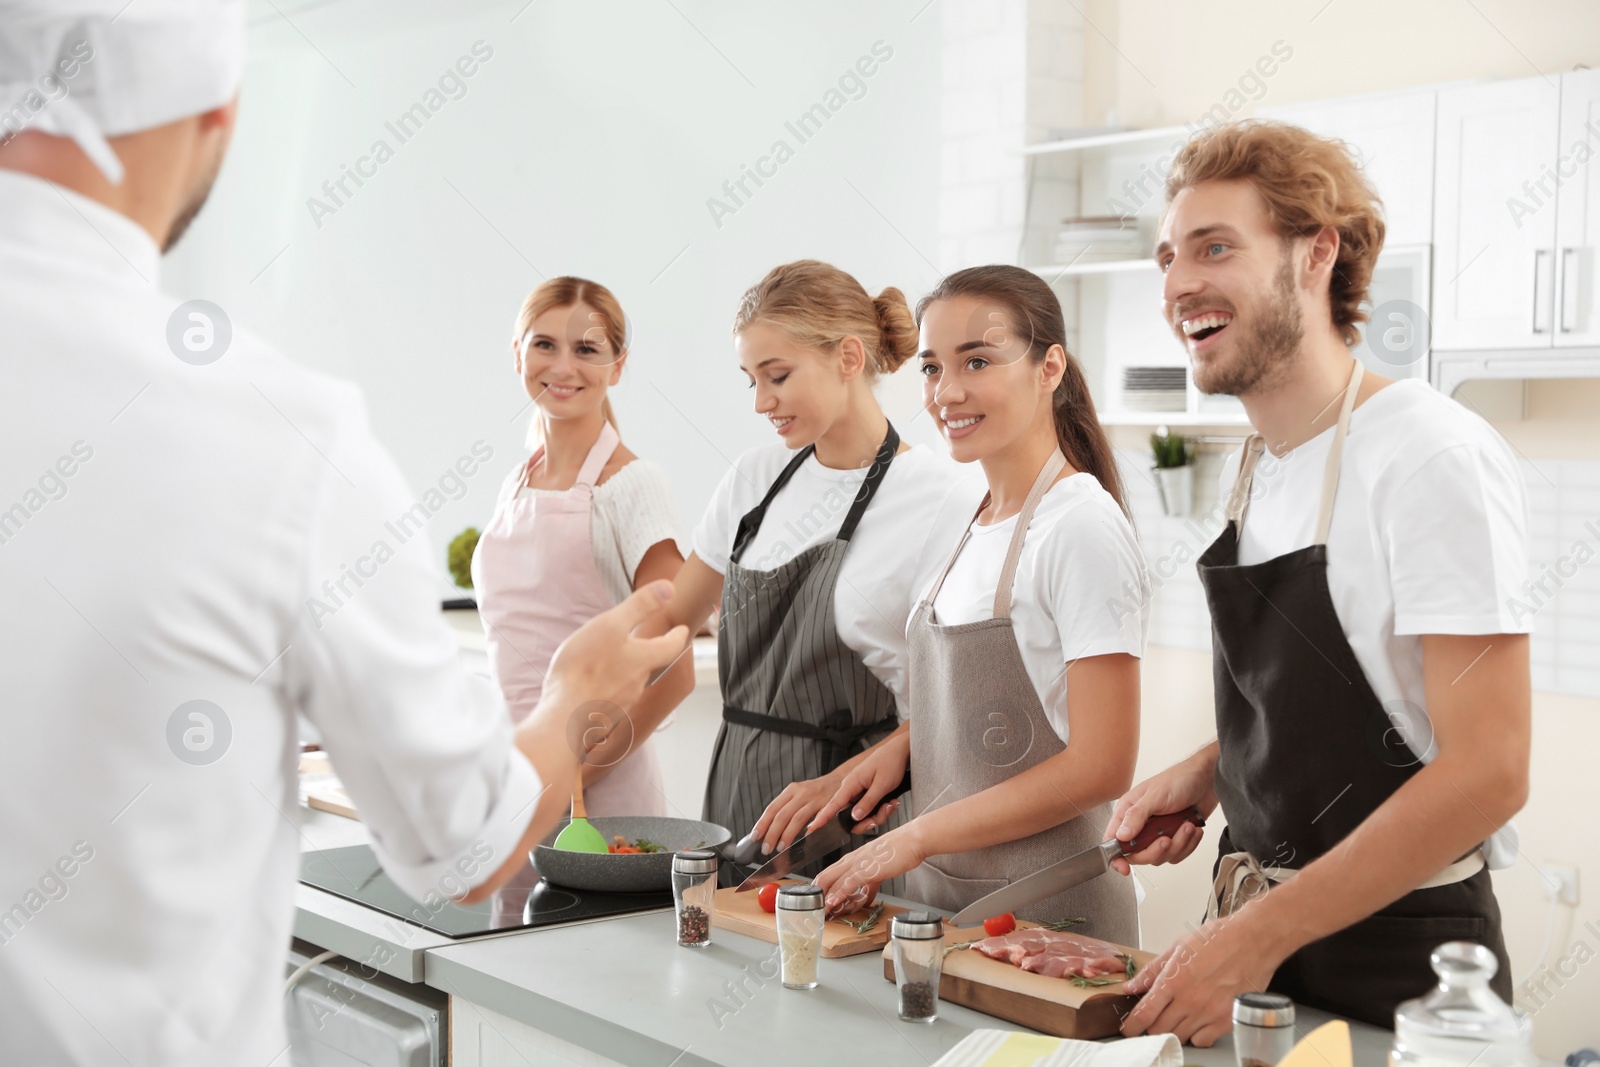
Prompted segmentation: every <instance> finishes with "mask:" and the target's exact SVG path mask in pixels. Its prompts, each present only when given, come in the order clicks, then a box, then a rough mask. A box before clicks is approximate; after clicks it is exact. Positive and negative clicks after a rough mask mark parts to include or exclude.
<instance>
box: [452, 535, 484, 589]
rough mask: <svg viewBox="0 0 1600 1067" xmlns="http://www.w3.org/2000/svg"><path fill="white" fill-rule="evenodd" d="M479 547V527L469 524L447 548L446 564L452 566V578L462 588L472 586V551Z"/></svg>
mask: <svg viewBox="0 0 1600 1067" xmlns="http://www.w3.org/2000/svg"><path fill="white" fill-rule="evenodd" d="M477 547H478V528H477V527H476V526H468V527H467V528H466V529H465V530H462V531H461V532H460V533H458V534H456V536H455V538H454V539H453V540H451V542H450V547H449V548H448V549H446V550H445V564H446V566H448V567H449V568H450V578H451V579H452V580H453V581H454V582H455V583H456V586H457V587H458V588H461V589H467V590H470V589H471V588H472V553H473V551H474V550H475V549H477Z"/></svg>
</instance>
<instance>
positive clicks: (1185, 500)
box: [1150, 426, 1194, 518]
mask: <svg viewBox="0 0 1600 1067" xmlns="http://www.w3.org/2000/svg"><path fill="white" fill-rule="evenodd" d="M1150 451H1151V452H1152V453H1154V455H1155V467H1154V470H1155V473H1156V491H1157V492H1158V493H1159V494H1160V496H1161V510H1162V512H1163V513H1164V514H1167V515H1170V516H1173V517H1179V518H1181V517H1182V516H1185V515H1187V514H1189V512H1190V511H1191V510H1193V507H1194V447H1193V446H1192V445H1191V444H1190V443H1189V441H1188V439H1187V438H1185V437H1183V436H1182V435H1181V434H1172V433H1168V432H1167V428H1166V427H1165V426H1161V427H1158V428H1157V429H1156V432H1155V433H1153V434H1151V435H1150Z"/></svg>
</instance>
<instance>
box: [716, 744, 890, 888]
mask: <svg viewBox="0 0 1600 1067" xmlns="http://www.w3.org/2000/svg"><path fill="white" fill-rule="evenodd" d="M910 788H911V775H909V774H907V775H906V776H905V777H904V778H902V779H900V784H899V785H897V786H895V787H894V788H893V789H892V790H890V791H889V793H888V794H887V795H885V796H884V798H883V800H880V801H879V802H878V804H879V806H880V807H881V806H882V805H883V804H885V803H887V802H888V801H891V800H893V799H894V798H895V797H898V796H901V795H902V794H904V793H905V792H906V791H907V790H908V789H910ZM859 803H861V797H857V798H856V799H855V803H853V804H851V805H850V806H849V807H847V808H845V809H844V810H843V811H841V812H839V814H838V815H837V816H835V817H834V818H832V819H829V820H828V821H827V822H825V823H823V824H822V825H821V826H819V827H817V828H816V829H815V830H813V831H811V832H810V833H809V834H806V835H805V836H804V837H802V838H800V839H798V840H796V841H793V842H791V843H790V845H789V847H788V848H786V849H784V850H783V851H782V852H779V853H777V854H776V855H774V856H773V857H772V858H771V859H769V860H768V861H767V862H765V863H763V864H762V865H761V866H760V867H757V868H756V869H755V870H754V871H752V872H751V873H750V875H749V877H747V878H746V879H745V880H744V881H742V882H740V883H739V888H738V890H737V892H740V893H745V892H748V891H750V890H752V889H760V888H761V887H762V886H764V885H766V884H767V883H768V882H776V881H778V880H779V879H781V878H787V877H788V876H789V872H790V871H792V870H795V869H796V868H799V867H804V866H805V865H806V864H808V863H810V862H811V861H813V860H816V859H820V858H821V857H823V856H826V855H827V854H828V853H830V852H833V851H834V850H836V849H838V848H842V847H843V846H844V844H845V843H846V842H847V841H849V840H850V836H851V835H850V828H851V827H852V826H854V825H855V824H856V823H858V822H860V821H861V820H860V819H857V818H854V817H852V816H851V814H850V812H851V811H852V810H854V808H855V806H856V804H859Z"/></svg>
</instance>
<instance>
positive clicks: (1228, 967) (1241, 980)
mask: <svg viewBox="0 0 1600 1067" xmlns="http://www.w3.org/2000/svg"><path fill="white" fill-rule="evenodd" d="M1249 915H1250V908H1249V907H1248V906H1246V907H1245V908H1244V909H1242V910H1241V911H1239V912H1236V913H1235V914H1233V915H1230V916H1229V917H1227V918H1225V919H1214V920H1212V921H1211V922H1208V923H1206V924H1204V925H1202V926H1201V927H1200V928H1199V929H1191V930H1190V932H1189V933H1187V934H1185V935H1184V936H1183V937H1181V938H1179V939H1178V940H1177V941H1176V942H1174V943H1173V945H1172V947H1171V948H1169V949H1167V950H1166V951H1165V952H1163V953H1162V954H1161V955H1159V956H1157V957H1156V958H1155V959H1153V960H1151V961H1150V962H1149V963H1147V964H1145V965H1144V967H1143V968H1141V969H1140V971H1139V973H1137V974H1135V975H1134V976H1133V977H1132V978H1130V979H1129V980H1128V983H1127V985H1126V986H1124V988H1125V989H1126V990H1127V991H1128V992H1129V993H1134V994H1139V993H1143V994H1144V998H1143V999H1142V1000H1140V1001H1139V1003H1138V1004H1136V1005H1135V1006H1134V1008H1133V1010H1132V1011H1130V1012H1129V1013H1128V1014H1127V1017H1126V1018H1124V1019H1123V1020H1122V1034H1123V1036H1124V1037H1136V1036H1137V1035H1139V1034H1144V1033H1153V1034H1173V1035H1176V1037H1177V1038H1178V1040H1179V1041H1185V1042H1188V1043H1190V1044H1193V1045H1197V1046H1199V1047H1201V1048H1206V1047H1208V1046H1210V1045H1212V1044H1214V1043H1215V1042H1216V1040H1217V1038H1219V1037H1221V1036H1222V1035H1223V1034H1226V1033H1227V1032H1228V1031H1230V1030H1232V1029H1233V998H1234V997H1235V996H1237V995H1238V994H1240V993H1245V992H1260V991H1262V990H1264V989H1266V988H1267V983H1268V982H1270V981H1272V975H1273V972H1274V971H1276V970H1277V969H1278V965H1279V964H1281V963H1282V962H1283V958H1282V957H1277V956H1275V955H1274V954H1273V953H1271V952H1270V950H1268V949H1267V947H1266V945H1265V943H1264V941H1263V939H1262V938H1261V937H1260V936H1258V932H1255V931H1252V930H1251V929H1250V925H1251V924H1250V919H1249Z"/></svg>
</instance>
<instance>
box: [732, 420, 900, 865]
mask: <svg viewBox="0 0 1600 1067" xmlns="http://www.w3.org/2000/svg"><path fill="white" fill-rule="evenodd" d="M899 448H900V436H899V434H897V433H895V430H894V427H893V426H890V427H889V432H888V434H887V435H886V436H885V437H884V440H883V445H882V446H881V447H880V448H879V449H878V454H877V456H876V457H875V458H874V459H873V462H872V466H871V467H870V468H868V470H867V476H866V479H865V480H864V481H863V482H862V483H861V488H860V490H858V491H857V493H856V497H855V500H854V501H853V502H852V503H851V505H850V510H849V512H848V513H846V515H845V518H844V522H843V523H842V524H841V525H840V527H839V534H838V536H837V537H836V538H834V539H833V540H831V541H824V542H822V543H821V544H817V545H812V546H811V547H810V548H807V549H805V550H804V551H802V552H800V553H798V554H796V555H795V556H794V558H793V559H790V560H789V561H788V562H786V563H784V564H782V565H781V566H779V567H777V568H776V569H774V570H770V571H759V570H752V569H750V568H748V567H742V566H740V565H739V562H738V561H739V557H740V556H742V555H743V554H744V551H745V549H746V548H748V547H749V545H750V542H752V541H753V540H755V536H756V532H757V531H758V530H759V529H760V528H761V521H762V519H763V518H764V517H765V516H766V511H767V507H768V505H769V504H771V503H772V500H773V499H774V498H775V497H776V496H777V495H778V492H779V490H781V489H782V488H783V487H784V485H785V484H787V482H788V481H789V479H790V478H791V477H793V476H794V472H795V471H796V470H798V469H799V467H800V465H801V464H802V463H804V462H805V461H806V460H807V459H808V458H809V457H810V456H811V453H812V452H813V451H814V446H810V445H808V446H806V447H805V448H804V449H801V451H800V453H799V454H798V455H796V456H795V457H794V459H793V460H791V461H790V462H789V465H788V466H787V467H785V468H784V469H783V473H782V474H780V475H778V478H777V480H776V481H774V482H773V483H772V487H771V488H770V489H768V490H767V495H766V496H765V497H764V498H762V501H761V503H760V504H757V505H756V506H755V507H754V508H752V509H751V510H750V512H749V514H747V515H745V516H744V517H743V518H742V519H740V520H739V528H738V532H737V534H736V535H735V538H734V543H733V551H732V553H731V554H730V556H729V562H728V570H727V573H726V574H725V575H723V579H722V619H721V622H720V624H719V625H718V627H717V673H718V677H719V679H720V681H721V684H722V701H723V707H722V728H721V730H720V731H718V733H717V741H716V746H715V748H714V749H713V750H712V754H711V773H710V775H709V777H708V780H707V782H706V800H705V813H704V817H705V819H706V821H708V822H713V823H716V824H717V825H719V826H725V827H727V828H728V829H729V830H730V831H732V832H733V835H734V837H736V838H737V837H740V836H742V835H743V834H744V833H745V832H746V831H748V830H749V829H750V828H751V827H752V826H754V825H755V822H756V820H757V819H758V818H760V817H761V813H762V812H763V811H764V810H766V806H767V804H768V803H770V802H771V800H772V798H773V797H775V796H777V795H778V794H779V793H781V792H782V791H783V789H784V787H785V786H787V785H789V783H791V782H800V781H805V780H806V779H808V778H816V777H819V776H821V775H824V774H827V773H828V772H829V771H831V770H833V769H835V768H836V767H838V766H839V765H840V764H841V763H843V762H844V761H845V760H847V759H849V758H850V757H851V756H852V755H854V754H855V753H857V752H859V751H861V750H862V749H863V748H865V747H867V746H868V745H871V744H872V743H873V742H876V741H878V740H880V739H882V738H883V737H884V736H886V735H887V734H888V733H889V732H890V731H891V730H893V729H894V728H895V727H896V726H897V725H898V724H899V721H898V719H897V717H896V714H895V700H894V694H893V693H892V692H890V690H889V688H888V687H887V686H885V685H884V684H883V683H882V682H881V681H879V680H878V678H877V676H876V675H874V674H873V673H872V672H871V671H870V670H868V669H867V665H866V664H865V663H864V662H863V661H862V659H861V657H860V655H858V654H857V653H856V652H855V650H854V649H852V648H850V646H848V645H846V644H845V643H844V642H843V641H842V640H840V638H839V629H838V626H837V625H836V623H835V620H834V614H833V602H834V587H835V586H836V585H838V583H839V569H840V567H841V566H842V565H843V563H844V554H845V552H846V551H848V550H849V547H850V538H851V536H852V535H854V533H855V530H856V526H857V525H858V524H859V523H860V522H861V516H862V515H863V514H865V512H866V510H867V505H868V504H870V503H871V502H872V497H873V495H874V494H875V493H877V491H878V486H879V485H881V484H882V483H883V477H884V475H885V474H887V473H888V470H889V464H890V463H891V462H893V460H894V457H895V453H896V452H897V451H898V450H899ZM837 855H838V854H835V855H834V856H830V857H828V858H826V859H824V860H822V861H819V862H817V863H813V864H810V865H808V866H806V867H803V868H800V869H799V870H797V871H796V872H795V873H796V874H799V875H801V876H803V877H811V876H812V875H814V874H816V873H817V872H818V871H820V870H822V868H823V867H825V866H827V864H828V863H830V862H832V860H833V859H835V858H837ZM742 876H743V875H742V872H738V871H736V870H734V868H733V867H732V866H731V865H725V866H724V867H723V869H722V875H721V877H722V884H724V885H729V884H733V883H734V882H737V881H738V879H739V878H741V877H742Z"/></svg>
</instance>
